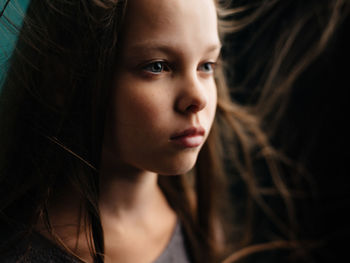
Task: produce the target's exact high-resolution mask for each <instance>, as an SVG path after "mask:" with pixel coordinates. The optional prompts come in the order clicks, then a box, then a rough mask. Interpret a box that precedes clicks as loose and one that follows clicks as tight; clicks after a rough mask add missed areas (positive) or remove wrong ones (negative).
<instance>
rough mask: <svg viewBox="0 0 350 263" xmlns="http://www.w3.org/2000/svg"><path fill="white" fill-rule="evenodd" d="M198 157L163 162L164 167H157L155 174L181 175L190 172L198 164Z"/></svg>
mask: <svg viewBox="0 0 350 263" xmlns="http://www.w3.org/2000/svg"><path fill="white" fill-rule="evenodd" d="M196 161H197V156H195V157H192V158H191V157H188V158H182V159H180V160H167V161H164V162H162V167H157V168H156V169H154V172H156V173H158V174H161V175H180V174H185V173H187V172H189V171H190V170H191V169H192V168H193V167H194V166H195V164H196Z"/></svg>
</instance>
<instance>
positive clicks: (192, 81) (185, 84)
mask: <svg viewBox="0 0 350 263" xmlns="http://www.w3.org/2000/svg"><path fill="white" fill-rule="evenodd" d="M207 99H208V98H207V94H206V92H205V86H204V84H203V83H201V82H200V81H199V80H198V78H197V77H196V76H186V77H182V78H181V81H180V93H179V96H178V99H177V102H176V108H177V111H179V112H181V113H182V114H189V113H197V112H199V111H201V110H202V109H204V108H205V106H206V105H207Z"/></svg>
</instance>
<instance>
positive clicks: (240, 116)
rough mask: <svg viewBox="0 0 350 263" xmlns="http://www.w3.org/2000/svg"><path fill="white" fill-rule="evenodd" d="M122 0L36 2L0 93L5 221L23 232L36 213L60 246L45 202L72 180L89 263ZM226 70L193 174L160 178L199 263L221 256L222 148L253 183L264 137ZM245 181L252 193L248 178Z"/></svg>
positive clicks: (99, 250)
mask: <svg viewBox="0 0 350 263" xmlns="http://www.w3.org/2000/svg"><path fill="white" fill-rule="evenodd" d="M126 5H127V1H126V0H119V1H118V0H104V1H102V0H93V1H87V0H80V1H67V0H55V1H42V0H32V1H31V2H30V5H29V7H28V10H27V13H26V16H25V18H24V22H23V26H22V28H21V29H20V34H19V38H18V42H17V45H16V48H15V50H14V53H13V55H12V57H11V60H10V67H9V70H8V73H7V76H6V80H5V83H4V85H3V87H2V91H1V97H0V122H1V124H0V127H1V130H0V140H1V151H0V169H1V170H0V211H1V217H0V218H1V222H2V223H4V224H6V225H9V226H11V227H13V228H15V229H16V230H18V229H19V230H21V231H15V232H16V233H19V235H20V236H21V235H23V234H30V233H31V232H32V231H33V230H34V226H35V224H36V222H37V221H38V220H39V219H41V220H43V221H44V222H45V223H46V227H47V230H48V231H49V233H51V235H52V236H53V238H54V239H55V240H56V241H57V243H58V244H60V245H62V246H64V244H62V242H61V241H60V239H59V237H58V236H56V235H55V233H54V229H53V227H52V226H51V223H50V217H49V212H48V209H47V206H48V202H49V200H50V199H51V198H52V196H54V195H55V193H56V192H57V191H58V189H64V188H65V187H66V186H67V185H69V186H70V187H73V189H75V191H77V193H79V194H80V196H81V198H82V200H83V209H82V211H83V212H84V213H83V214H82V216H83V217H84V222H85V224H84V225H85V227H86V228H87V229H86V230H87V233H88V240H89V242H90V250H91V255H92V257H93V259H94V262H103V261H104V260H103V253H104V243H103V229H102V225H101V221H100V217H99V208H98V198H99V193H98V189H99V187H98V185H99V179H98V178H99V177H98V171H99V162H100V155H101V143H102V135H103V127H104V120H105V112H106V108H105V105H106V103H105V102H106V100H107V98H108V95H109V92H110V91H109V87H111V86H112V85H111V76H112V70H113V66H114V64H115V58H116V53H117V52H118V38H119V30H120V28H121V26H122V23H123V15H124V12H125V8H126ZM224 74H225V72H224V70H223V69H222V68H221V67H220V66H219V67H218V69H217V71H216V82H217V87H218V110H217V116H216V120H215V123H214V125H213V128H212V131H211V133H210V135H209V138H208V140H207V142H206V143H205V145H204V147H203V149H202V150H201V152H200V154H199V157H198V161H197V163H196V166H195V168H194V170H193V172H192V175H191V174H188V175H181V176H178V177H169V178H168V177H160V178H159V184H160V186H161V188H162V189H163V191H164V193H165V195H166V197H167V199H168V202H169V204H170V205H171V206H172V207H173V209H174V210H175V211H176V212H177V214H178V216H179V217H180V219H181V221H182V223H183V225H184V228H185V230H186V236H187V239H188V244H189V247H190V250H191V252H192V253H191V256H192V258H193V260H194V261H195V262H214V261H217V260H218V258H219V256H218V255H219V254H218V252H219V251H222V247H223V245H224V244H225V241H224V240H225V238H224V236H225V231H224V230H223V226H224V223H223V220H222V213H227V212H229V208H228V206H225V205H224V203H225V202H226V201H227V199H228V196H227V195H226V194H225V192H226V190H227V189H225V188H227V184H226V183H225V175H224V174H225V173H224V170H225V169H224V165H223V161H224V159H225V158H224V157H225V155H224V152H230V153H231V154H233V155H236V156H235V158H236V157H237V158H236V161H235V164H236V167H237V171H238V172H239V173H241V174H242V176H243V177H244V176H245V177H247V178H248V179H247V181H251V177H252V175H253V172H252V171H251V169H250V168H249V167H251V159H250V152H251V151H250V149H252V148H254V147H253V145H255V144H260V145H266V138H265V137H264V136H263V134H262V133H261V132H260V129H259V128H258V127H259V123H258V122H257V121H256V120H255V119H254V118H253V117H251V116H250V115H249V114H248V113H247V112H246V110H245V109H243V108H242V107H240V106H238V105H237V104H233V103H232V102H231V100H230V94H229V91H228V89H227V86H226V84H225V80H224ZM232 131H233V132H234V133H232ZM232 134H234V135H233V136H232ZM227 142H228V143H227ZM223 145H226V147H223ZM231 146H232V147H231ZM229 148H230V149H231V148H232V149H231V150H229ZM237 149H239V150H237ZM241 151H242V152H243V154H241V157H240V158H238V156H239V155H240V152H241ZM226 160H229V158H227V157H226ZM249 178H250V179H249ZM248 188H249V189H250V190H251V191H255V187H254V185H253V184H250V185H248ZM12 189H15V191H13V190H12ZM18 237H19V236H18V235H17V236H13V240H18Z"/></svg>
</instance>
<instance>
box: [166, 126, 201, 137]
mask: <svg viewBox="0 0 350 263" xmlns="http://www.w3.org/2000/svg"><path fill="white" fill-rule="evenodd" d="M204 134H205V130H204V128H203V127H191V128H189V129H186V130H183V131H181V132H177V133H175V134H173V135H172V136H171V137H170V139H171V140H173V139H177V138H180V137H185V136H197V135H200V136H204Z"/></svg>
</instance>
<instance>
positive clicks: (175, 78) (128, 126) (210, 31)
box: [103, 0, 220, 174]
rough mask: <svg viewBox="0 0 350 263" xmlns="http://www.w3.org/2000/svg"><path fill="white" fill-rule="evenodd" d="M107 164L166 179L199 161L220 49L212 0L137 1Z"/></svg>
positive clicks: (118, 77) (122, 58) (123, 49)
mask: <svg viewBox="0 0 350 263" xmlns="http://www.w3.org/2000/svg"><path fill="white" fill-rule="evenodd" d="M123 25H124V26H123V31H122V37H121V40H120V41H121V42H120V49H119V50H118V52H119V57H118V59H117V68H116V70H115V78H114V88H113V92H112V97H111V98H110V99H111V107H110V112H109V113H108V114H109V116H108V119H107V123H106V132H105V141H104V153H103V162H104V165H107V168H109V169H111V168H112V169H113V167H117V166H120V165H121V164H122V165H126V166H129V167H134V168H137V169H140V170H147V171H153V172H156V173H159V174H182V173H185V172H187V171H189V170H190V169H191V168H192V167H193V166H194V164H195V162H196V159H197V156H198V153H199V150H200V149H201V147H202V146H203V143H204V141H205V139H206V138H207V136H208V133H209V130H210V127H211V125H212V122H213V119H214V115H215V109H216V102H217V94H216V85H215V82H214V75H213V69H214V66H215V62H216V61H217V59H218V56H219V52H220V41H219V37H218V31H217V19H216V10H215V4H214V2H213V0H171V1H169V0H130V1H128V7H127V11H126V17H125V21H124V24H123Z"/></svg>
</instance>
